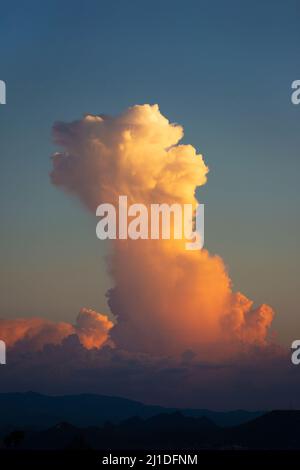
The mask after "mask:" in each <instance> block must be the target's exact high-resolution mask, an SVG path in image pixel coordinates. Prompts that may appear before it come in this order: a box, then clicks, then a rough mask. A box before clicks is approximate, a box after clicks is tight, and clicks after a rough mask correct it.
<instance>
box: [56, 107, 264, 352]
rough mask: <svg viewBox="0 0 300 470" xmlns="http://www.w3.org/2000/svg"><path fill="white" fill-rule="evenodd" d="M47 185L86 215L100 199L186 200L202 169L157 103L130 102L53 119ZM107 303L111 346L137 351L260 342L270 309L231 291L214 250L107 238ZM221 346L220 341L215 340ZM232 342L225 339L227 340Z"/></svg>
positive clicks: (191, 195)
mask: <svg viewBox="0 0 300 470" xmlns="http://www.w3.org/2000/svg"><path fill="white" fill-rule="evenodd" d="M53 132H54V139H55V142H56V143H57V144H58V145H59V146H60V147H62V151H61V152H57V153H55V154H54V155H53V171H52V173H51V179H52V182H53V184H54V185H56V186H57V187H60V188H62V189H64V190H66V191H67V192H69V193H72V194H74V195H76V196H78V197H79V199H80V200H81V201H82V203H83V204H84V205H85V206H86V207H87V208H88V209H89V210H90V211H92V212H93V213H94V212H95V210H96V207H97V206H98V205H99V204H101V203H113V204H115V205H117V203H118V197H119V195H126V196H127V197H128V201H129V203H130V204H131V203H135V202H137V203H143V204H145V205H149V204H153V203H167V204H172V203H174V202H177V203H181V204H193V206H194V207H195V206H196V204H197V201H196V199H195V189H196V187H197V186H201V185H203V184H205V182H206V179H207V173H208V168H207V166H206V164H205V163H204V160H203V158H202V156H201V155H198V154H197V152H196V150H195V149H194V147H192V146H191V145H180V144H179V141H180V140H181V138H182V137H183V129H182V127H181V126H179V125H177V124H171V123H170V122H169V121H168V120H167V119H166V118H165V117H164V116H163V115H162V114H161V113H160V111H159V108H158V106H157V105H154V106H151V105H141V106H133V107H131V108H129V109H127V110H126V111H125V112H124V113H122V114H121V115H119V116H117V117H109V116H104V115H98V116H95V115H86V116H85V117H84V118H82V119H80V120H78V121H74V122H71V123H62V122H57V123H56V124H55V125H54V130H53ZM112 245H113V246H112V255H111V257H110V260H109V267H108V268H109V271H110V273H111V275H112V277H113V280H114V287H113V288H112V289H111V290H110V291H109V292H108V300H109V305H110V308H111V310H112V313H113V314H114V315H115V317H116V319H117V323H116V325H115V327H114V328H113V329H112V331H111V334H112V338H113V339H114V340H115V342H116V344H117V345H118V346H119V347H122V348H125V349H127V350H131V351H137V352H139V351H142V352H147V353H171V354H173V353H175V354H177V353H181V352H182V351H184V350H186V349H193V350H195V351H205V350H206V351H207V352H208V354H209V355H210V354H211V349H212V348H213V349H214V350H216V347H215V345H219V349H218V350H219V353H220V354H222V353H223V346H224V345H225V344H226V345H227V348H229V349H232V348H233V347H234V348H236V347H239V345H241V344H242V345H245V344H246V345H247V344H249V345H251V344H259V345H264V344H267V342H268V330H269V327H270V325H271V322H272V319H273V310H272V308H271V307H270V306H268V305H261V306H259V307H257V308H254V307H253V302H252V301H250V300H249V299H247V298H246V297H245V296H244V295H243V294H241V293H236V292H233V291H232V286H231V280H230V278H229V275H228V273H227V271H226V268H225V265H224V263H223V261H222V259H221V258H220V257H219V256H213V255H211V254H210V253H208V252H207V251H206V250H201V251H185V250H184V249H183V246H182V243H181V242H179V241H174V240H160V241H158V240H114V241H113V242H112ZM221 345H223V346H221ZM233 345H234V346H233Z"/></svg>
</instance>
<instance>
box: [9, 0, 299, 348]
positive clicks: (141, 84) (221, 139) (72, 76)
mask: <svg viewBox="0 0 300 470" xmlns="http://www.w3.org/2000/svg"><path fill="white" fill-rule="evenodd" d="M299 22H300V4H299V2H298V1H287V2H279V1H272V2H271V1H264V2H260V1H244V2H240V1H228V2H223V1H190V0H187V1H186V2H182V1H180V2H179V1H174V0H173V1H164V2H158V1H151V2H150V1H149V2H148V1H143V0H142V1H131V2H122V1H115V0H112V1H110V2H108V1H107V2H106V1H90V0H87V1H86V2H79V1H72V2H70V1H66V0H63V1H60V2H57V1H46V2H35V1H30V0H29V1H27V2H21V1H18V2H16V1H12V2H9V3H7V5H2V6H1V18H0V79H2V80H5V82H6V85H7V104H6V105H5V106H0V159H1V174H0V179H1V185H0V187H1V202H0V214H1V245H0V256H1V265H0V266H1V267H0V269H1V273H0V279H1V286H2V289H1V296H0V316H3V317H16V316H32V315H40V316H46V317H47V316H48V317H51V318H54V319H66V320H73V319H74V317H75V316H76V314H77V312H78V311H79V309H80V308H81V307H83V306H87V307H92V308H95V309H97V310H99V311H104V312H107V311H108V307H107V306H106V301H105V291H106V289H107V287H108V286H109V285H110V280H109V279H108V278H107V276H106V274H105V261H104V259H103V254H105V252H106V251H105V249H106V247H105V246H104V245H103V243H101V242H99V240H97V239H96V236H95V225H96V221H95V219H93V217H92V216H90V215H89V214H87V213H86V212H85V211H84V210H82V208H81V207H80V205H79V203H78V202H77V201H76V200H73V199H72V198H70V197H66V196H65V195H64V194H63V193H61V192H59V191H57V189H55V188H54V187H52V186H51V184H50V182H49V177H48V174H49V171H50V168H51V164H50V160H49V157H50V155H51V153H52V152H53V151H55V150H56V149H55V146H54V145H53V144H52V142H51V126H52V124H53V122H54V121H56V120H73V119H76V118H79V117H80V116H81V115H82V114H83V113H86V112H89V113H107V114H117V113H119V112H121V111H122V110H124V109H125V108H127V107H128V106H131V105H133V104H142V103H151V104H153V103H158V104H159V106H160V109H161V111H162V113H163V114H164V115H166V116H167V117H168V118H169V119H170V120H171V121H175V122H178V123H180V124H181V125H183V127H184V129H185V137H184V142H186V143H191V144H192V145H194V146H195V147H196V148H197V150H198V151H199V152H201V153H202V154H203V155H204V158H205V161H206V163H207V164H208V166H209V168H210V174H209V180H208V183H207V185H206V187H205V188H201V190H200V192H199V197H200V199H201V202H203V203H204V204H205V206H206V214H205V217H206V234H205V238H206V247H207V248H208V249H209V250H210V251H212V252H214V253H218V254H220V255H221V256H222V257H223V258H224V260H225V262H226V265H227V266H228V269H229V272H230V275H231V278H232V279H233V282H234V287H235V288H236V289H241V290H242V291H243V292H244V293H245V294H246V295H249V297H250V298H252V299H254V300H255V301H256V302H257V303H261V302H266V303H269V304H270V305H272V306H273V307H274V308H275V310H276V312H277V315H276V319H275V321H274V328H275V330H276V331H277V332H278V335H279V337H280V338H281V339H282V340H283V341H284V342H286V343H287V344H289V343H290V342H291V340H292V339H294V337H295V333H296V332H297V331H300V320H299V313H298V311H299V307H298V306H299V302H300V295H299V287H298V284H299V281H298V279H299V248H298V241H299V233H300V224H299V202H300V197H299V183H298V178H299V169H300V168H299V167H300V163H299V148H300V132H299V123H300V106H294V105H292V104H291V100H290V96H291V83H292V81H293V80H295V79H300V60H299V59H300V57H299V56H300V53H299V44H300V29H299Z"/></svg>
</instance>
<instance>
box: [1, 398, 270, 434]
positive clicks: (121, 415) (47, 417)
mask: <svg viewBox="0 0 300 470" xmlns="http://www.w3.org/2000/svg"><path fill="white" fill-rule="evenodd" d="M174 411H177V409H176V408H164V407H160V406H150V405H144V404H143V403H140V402H137V401H134V400H128V399H125V398H119V397H109V396H103V395H93V394H81V395H63V396H47V395H41V394H39V393H33V392H27V393H2V394H0V430H1V429H5V430H7V429H14V428H17V427H26V428H28V427H32V428H36V429H46V428H48V427H51V426H54V425H55V424H56V423H58V422H70V423H73V424H74V425H75V426H81V427H82V426H100V425H102V424H103V423H105V422H106V421H110V422H112V423H119V422H120V421H123V420H125V419H127V418H130V417H132V416H139V417H141V418H149V417H151V416H155V415H157V414H161V413H172V412H174ZM180 412H181V413H182V414H183V415H185V416H191V417H200V416H205V417H207V418H209V419H210V420H212V421H213V422H214V423H216V424H218V425H220V426H234V425H237V424H241V423H243V422H246V421H249V420H251V419H253V418H255V417H257V416H260V415H262V412H249V411H244V410H236V411H229V412H216V411H210V410H202V409H182V410H180Z"/></svg>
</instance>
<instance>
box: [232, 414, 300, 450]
mask: <svg viewBox="0 0 300 470" xmlns="http://www.w3.org/2000/svg"><path fill="white" fill-rule="evenodd" d="M227 439H229V440H230V441H231V442H233V441H234V442H235V443H237V444H238V445H241V446H243V447H248V448H252V449H299V450H300V411H299V410H278V411H271V412H270V413H266V414H265V415H263V416H260V417H259V418H256V419H254V420H253V421H250V422H248V423H244V424H241V425H240V426H236V427H235V428H232V429H228V432H227Z"/></svg>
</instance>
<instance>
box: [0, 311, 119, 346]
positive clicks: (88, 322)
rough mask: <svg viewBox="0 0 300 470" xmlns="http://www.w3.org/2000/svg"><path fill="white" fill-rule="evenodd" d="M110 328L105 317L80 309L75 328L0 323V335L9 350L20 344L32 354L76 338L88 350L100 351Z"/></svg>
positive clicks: (32, 321) (37, 321)
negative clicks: (75, 336) (74, 336)
mask: <svg viewBox="0 0 300 470" xmlns="http://www.w3.org/2000/svg"><path fill="white" fill-rule="evenodd" d="M112 326H113V324H112V322H111V321H110V320H109V319H108V318H107V317H106V316H105V315H101V314H99V313H97V312H95V311H93V310H89V309H82V310H81V311H80V313H79V315H78V317H77V320H76V324H75V325H71V324H70V323H66V322H52V321H50V320H46V319H43V318H17V319H15V320H3V319H0V334H1V338H2V339H3V340H4V341H5V342H6V344H7V346H8V347H12V346H14V345H16V344H17V343H18V342H20V341H22V342H23V344H24V345H25V346H26V347H27V348H30V349H31V350H35V351H38V350H41V349H42V348H43V346H45V345H46V344H60V343H61V342H62V340H63V339H64V338H67V337H68V336H71V335H77V336H78V338H79V340H80V342H81V344H82V345H83V346H84V347H86V348H87V349H91V348H99V347H101V346H102V345H103V344H104V343H105V342H106V341H107V339H108V332H109V330H110V329H111V328H112Z"/></svg>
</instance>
